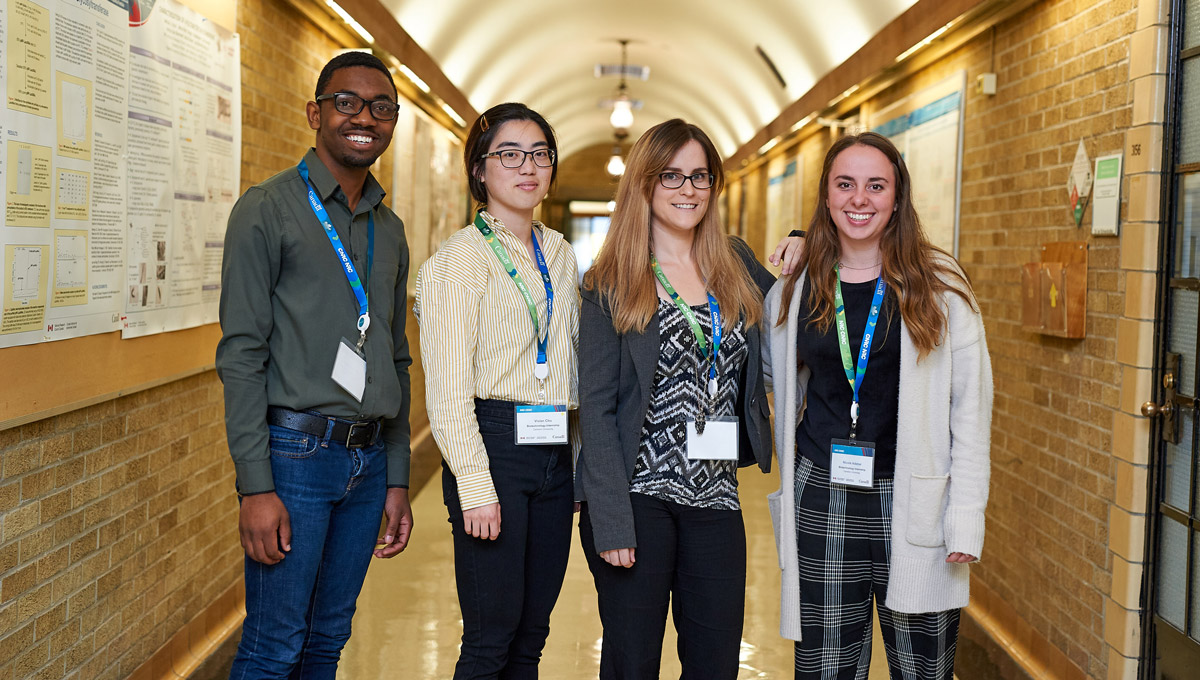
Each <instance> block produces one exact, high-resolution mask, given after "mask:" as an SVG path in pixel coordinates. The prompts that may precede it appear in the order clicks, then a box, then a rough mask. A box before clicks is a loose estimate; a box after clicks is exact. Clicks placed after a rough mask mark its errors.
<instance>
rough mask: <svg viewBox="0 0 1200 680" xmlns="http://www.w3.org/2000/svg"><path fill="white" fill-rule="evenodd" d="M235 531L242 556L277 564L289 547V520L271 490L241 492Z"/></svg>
mask: <svg viewBox="0 0 1200 680" xmlns="http://www.w3.org/2000/svg"><path fill="white" fill-rule="evenodd" d="M238 535H239V536H240V537H241V540H242V549H243V550H245V551H246V556H247V557H249V558H250V559H252V560H254V561H255V562H261V563H263V564H278V563H279V561H280V560H282V559H283V557H284V553H286V552H288V551H289V550H291V549H292V521H291V519H289V518H288V511H287V508H285V507H284V506H283V501H281V500H279V496H278V495H276V493H275V492H274V491H272V492H270V493H260V494H254V495H253V496H242V507H241V509H240V510H239V511H238Z"/></svg>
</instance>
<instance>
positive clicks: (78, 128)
mask: <svg viewBox="0 0 1200 680" xmlns="http://www.w3.org/2000/svg"><path fill="white" fill-rule="evenodd" d="M55 75H56V76H57V80H58V116H57V120H58V155H60V156H62V157H64V158H75V159H78V160H81V161H90V160H91V159H92V84H91V83H90V82H88V81H86V80H84V79H83V78H76V77H75V76H72V75H69V74H66V73H57V74H55Z"/></svg>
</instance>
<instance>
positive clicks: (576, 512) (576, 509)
mask: <svg viewBox="0 0 1200 680" xmlns="http://www.w3.org/2000/svg"><path fill="white" fill-rule="evenodd" d="M582 507H583V503H580V502H579V501H575V514H576V515H578V514H579V510H580V508H582Z"/></svg>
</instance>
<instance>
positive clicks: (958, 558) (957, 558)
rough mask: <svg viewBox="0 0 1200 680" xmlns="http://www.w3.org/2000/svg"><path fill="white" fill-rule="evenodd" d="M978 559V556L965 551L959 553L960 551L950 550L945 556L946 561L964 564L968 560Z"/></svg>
mask: <svg viewBox="0 0 1200 680" xmlns="http://www.w3.org/2000/svg"><path fill="white" fill-rule="evenodd" d="M978 559H979V558H978V557H975V556H974V555H968V554H966V553H960V552H952V553H950V554H949V555H948V556H947V557H946V561H947V562H950V563H952V564H955V563H957V564H966V563H968V562H974V561H975V560H978Z"/></svg>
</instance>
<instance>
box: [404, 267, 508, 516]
mask: <svg viewBox="0 0 1200 680" xmlns="http://www.w3.org/2000/svg"><path fill="white" fill-rule="evenodd" d="M466 250H467V249H465V248H460V247H458V246H457V245H456V244H447V245H444V246H443V248H442V251H439V253H438V254H437V255H435V256H434V258H432V259H430V260H429V261H428V262H426V263H425V264H424V265H422V267H421V271H420V274H419V279H418V282H417V304H418V308H419V310H420V311H419V320H420V328H421V359H422V363H423V364H424V366H425V399H426V405H427V408H428V411H429V425H430V428H431V429H432V431H433V437H434V439H435V440H436V441H437V444H438V448H440V449H441V451H442V457H443V458H445V460H446V465H447V466H448V467H449V468H450V472H451V473H452V474H453V475H454V477H455V480H456V483H457V485H458V497H459V503H460V505H461V507H462V509H463V516H464V524H465V525H469V526H467V528H468V531H469V532H470V533H471V534H472V535H473V536H480V535H481V533H479V532H476V531H473V529H476V528H477V527H475V525H474V520H475V519H476V517H475V515H481V514H482V515H484V516H483V517H482V519H483V520H484V521H485V524H486V526H484V527H483V528H484V529H485V530H486V531H484V532H482V533H483V534H487V537H489V538H494V534H493V531H494V532H495V534H498V532H499V499H498V497H497V496H496V490H495V487H494V486H493V484H492V475H491V468H490V466H489V463H488V456H487V450H486V449H485V448H484V445H483V437H482V436H480V434H479V423H478V422H477V421H476V419H475V352H476V351H477V346H478V333H479V328H478V326H479V303H480V300H481V298H482V296H483V291H484V289H485V286H486V276H487V274H486V271H483V272H482V276H483V281H484V283H483V285H479V282H478V281H477V280H476V278H477V275H478V274H479V273H480V272H479V270H477V269H473V268H472V266H471V265H472V263H471V262H470V258H471V254H470V253H469V252H466ZM460 255H462V257H459V256H460ZM479 266H481V267H482V266H484V265H479ZM477 508H478V509H481V510H479V511H478V512H475V513H471V511H473V510H476V509H477ZM482 508H487V509H482Z"/></svg>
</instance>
